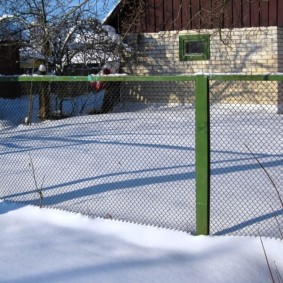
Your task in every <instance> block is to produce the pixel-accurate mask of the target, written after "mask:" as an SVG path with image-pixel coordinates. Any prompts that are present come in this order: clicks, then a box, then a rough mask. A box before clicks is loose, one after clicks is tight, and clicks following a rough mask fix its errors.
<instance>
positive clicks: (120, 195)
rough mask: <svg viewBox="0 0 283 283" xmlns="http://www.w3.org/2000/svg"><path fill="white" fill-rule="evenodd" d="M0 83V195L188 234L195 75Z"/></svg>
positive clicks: (192, 210) (191, 214) (191, 228)
mask: <svg viewBox="0 0 283 283" xmlns="http://www.w3.org/2000/svg"><path fill="white" fill-rule="evenodd" d="M1 84H2V87H1V89H2V93H1V96H2V98H1V100H0V101H1V103H0V119H1V124H0V132H1V146H0V150H1V153H0V160H1V181H0V183H1V184H0V186H1V191H0V198H2V199H4V200H8V201H16V202H21V203H24V204H33V205H41V206H44V207H56V208H60V209H65V210H69V211H74V212H80V213H83V214H87V215H89V216H99V217H103V218H111V219H112V218H113V219H119V220H124V221H132V222H137V223H143V224H149V225H156V226H162V227H167V228H173V229H179V230H184V231H189V232H194V231H195V149H194V148H195V140H194V119H195V117H194V115H195V114H194V82H186V81H184V82H107V83H106V82H104V83H101V82H93V83H89V82H73V81H68V82H38V81H31V82H1V83H0V85H1ZM4 97H5V98H4Z"/></svg>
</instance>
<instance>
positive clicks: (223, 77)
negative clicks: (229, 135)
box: [0, 73, 283, 82]
mask: <svg viewBox="0 0 283 283" xmlns="http://www.w3.org/2000/svg"><path fill="white" fill-rule="evenodd" d="M198 76H205V77H207V78H208V80H214V81H283V74H262V75H245V74H208V73H207V74H206V73H203V74H201V73H196V74H188V75H173V76H170V75H161V76H145V75H143V76H132V75H123V74H122V75H107V76H106V75H102V76H99V75H89V76H41V75H36V76H26V75H21V76H0V82H42V81H48V82H50V81H51V82H87V81H105V82H142V81H144V82H150V81H151V82H154V81H195V80H196V78H197V77H198Z"/></svg>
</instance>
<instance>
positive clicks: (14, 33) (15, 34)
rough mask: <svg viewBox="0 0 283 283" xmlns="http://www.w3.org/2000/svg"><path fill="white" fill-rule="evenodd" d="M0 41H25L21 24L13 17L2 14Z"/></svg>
mask: <svg viewBox="0 0 283 283" xmlns="http://www.w3.org/2000/svg"><path fill="white" fill-rule="evenodd" d="M0 25H1V28H0V41H1V37H3V38H2V40H5V39H6V38H9V39H12V40H19V39H24V40H26V39H27V34H26V32H24V31H22V28H21V23H20V22H19V20H18V19H16V18H15V16H13V15H9V14H4V15H2V16H0Z"/></svg>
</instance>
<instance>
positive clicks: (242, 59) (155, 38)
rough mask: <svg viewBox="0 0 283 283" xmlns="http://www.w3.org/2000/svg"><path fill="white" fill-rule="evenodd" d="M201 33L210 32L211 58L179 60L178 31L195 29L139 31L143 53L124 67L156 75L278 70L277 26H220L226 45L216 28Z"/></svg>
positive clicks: (253, 72)
mask: <svg viewBox="0 0 283 283" xmlns="http://www.w3.org/2000/svg"><path fill="white" fill-rule="evenodd" d="M200 33H201V34H210V35H211V40H210V60H204V61H186V62H184V61H180V60H179V35H183V34H198V32H196V31H180V32H174V31H173V32H167V33H164V32H160V33H147V34H143V35H141V37H140V40H139V42H138V47H139V48H138V50H139V52H140V54H142V56H138V63H137V64H134V65H131V70H130V69H128V70H127V71H128V72H130V73H132V74H145V75H146V74H152V75H155V74H181V73H188V74H191V73H195V72H213V73H223V72H229V73H245V74H261V73H274V72H277V71H278V70H279V64H278V56H279V54H280V53H281V52H282V54H281V56H283V48H282V50H281V49H280V47H278V36H279V35H278V34H280V36H281V39H282V40H283V32H282V30H281V31H280V32H279V31H278V28H277V27H268V28H242V29H234V30H222V31H221V37H222V39H223V40H225V38H229V43H228V44H227V45H225V44H223V43H222V42H221V39H220V34H219V32H218V31H217V30H202V31H201V32H200ZM279 52H280V53H279ZM131 64H132V63H131ZM281 68H283V65H282V66H281ZM126 69H127V68H126Z"/></svg>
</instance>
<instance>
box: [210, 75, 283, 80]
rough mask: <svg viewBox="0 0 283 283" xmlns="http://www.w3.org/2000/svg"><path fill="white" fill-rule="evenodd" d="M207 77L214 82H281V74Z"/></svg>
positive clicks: (282, 76) (282, 78)
mask: <svg viewBox="0 0 283 283" xmlns="http://www.w3.org/2000/svg"><path fill="white" fill-rule="evenodd" d="M208 77H209V80H214V81H283V74H265V75H245V74H209V75H208Z"/></svg>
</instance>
